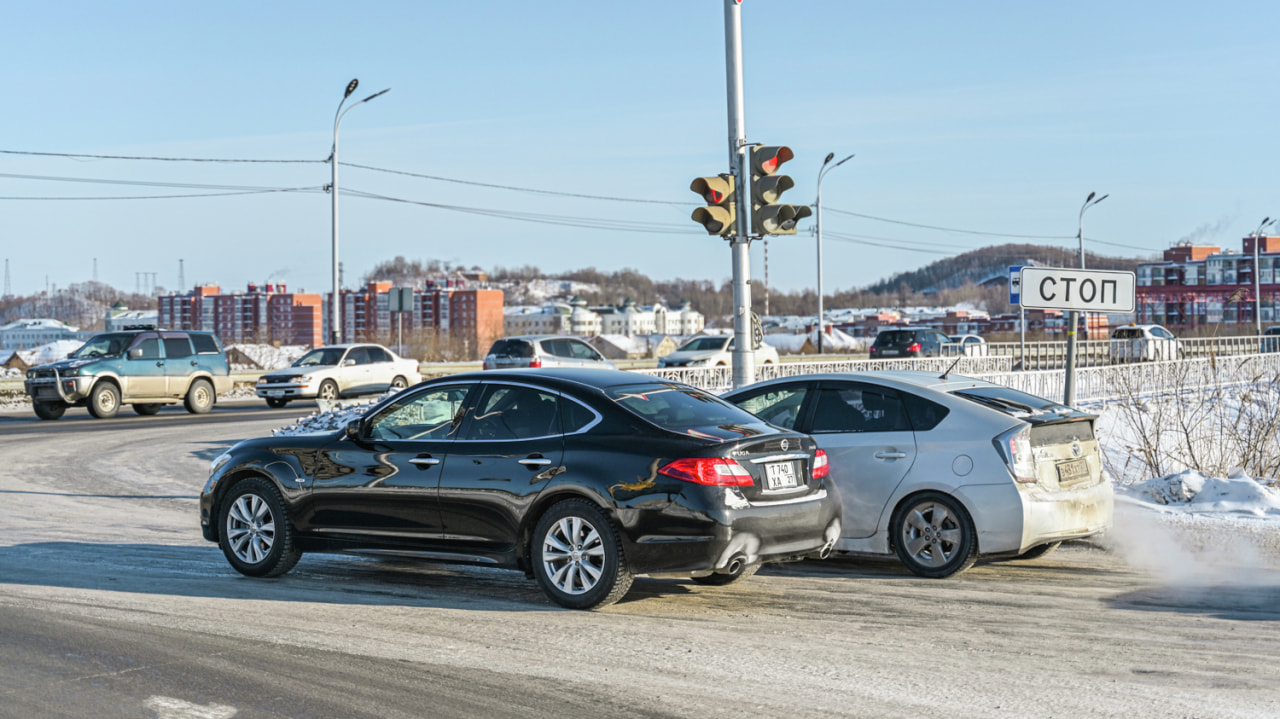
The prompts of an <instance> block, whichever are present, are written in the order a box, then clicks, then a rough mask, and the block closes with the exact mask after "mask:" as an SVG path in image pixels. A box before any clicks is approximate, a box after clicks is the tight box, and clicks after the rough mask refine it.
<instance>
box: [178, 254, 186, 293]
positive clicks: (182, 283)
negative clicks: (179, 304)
mask: <svg viewBox="0 0 1280 719" xmlns="http://www.w3.org/2000/svg"><path fill="white" fill-rule="evenodd" d="M186 286H187V273H186V272H184V271H183V268H182V260H181V259H179V260H178V292H182V290H183V288H184V287H186Z"/></svg>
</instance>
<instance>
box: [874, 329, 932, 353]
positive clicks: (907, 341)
mask: <svg viewBox="0 0 1280 719" xmlns="http://www.w3.org/2000/svg"><path fill="white" fill-rule="evenodd" d="M949 344H951V338H950V337H948V336H947V335H944V334H942V333H941V332H939V331H938V330H931V329H888V330H881V331H880V334H878V335H876V341H875V342H874V343H872V345H871V349H870V355H871V359H884V358H886V357H888V358H899V357H941V356H942V348H943V347H944V346H946V345H949Z"/></svg>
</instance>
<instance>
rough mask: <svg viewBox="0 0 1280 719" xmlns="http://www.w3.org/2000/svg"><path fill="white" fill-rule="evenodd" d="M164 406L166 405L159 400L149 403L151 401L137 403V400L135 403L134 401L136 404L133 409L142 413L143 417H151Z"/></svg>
mask: <svg viewBox="0 0 1280 719" xmlns="http://www.w3.org/2000/svg"><path fill="white" fill-rule="evenodd" d="M163 406H164V405H163V404H160V403H159V402H156V403H149V402H148V403H136V402H135V403H134V405H133V411H134V412H137V413H138V414H140V415H142V416H143V417H150V416H151V415H153V414H155V413H156V412H159V411H160V408H161V407H163Z"/></svg>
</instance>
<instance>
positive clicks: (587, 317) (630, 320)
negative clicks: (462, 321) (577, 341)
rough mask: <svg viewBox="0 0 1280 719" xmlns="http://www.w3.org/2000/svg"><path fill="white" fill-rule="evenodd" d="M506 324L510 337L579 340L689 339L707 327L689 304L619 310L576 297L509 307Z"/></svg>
mask: <svg viewBox="0 0 1280 719" xmlns="http://www.w3.org/2000/svg"><path fill="white" fill-rule="evenodd" d="M503 324H504V329H505V331H506V333H507V335H508V336H511V335H543V334H545V335H566V334H567V335H576V336H578V337H598V336H600V335H621V336H627V337H639V336H648V335H673V336H676V337H687V336H689V335H696V334H698V333H699V332H701V331H702V329H703V327H704V326H705V325H706V318H705V317H703V316H702V313H701V312H698V311H697V310H694V309H693V308H692V307H690V306H689V303H688V302H685V303H684V304H682V305H681V307H680V309H678V310H672V309H668V308H667V307H666V306H665V305H663V304H662V303H658V304H654V305H644V306H642V305H637V304H636V303H634V302H632V301H631V300H627V301H626V302H624V303H623V304H622V305H621V306H620V307H618V306H613V305H604V306H601V307H587V303H586V301H585V300H582V299H580V298H577V297H575V298H574V299H573V300H572V301H571V302H570V304H569V305H562V304H549V305H542V306H541V307H531V306H524V307H508V308H506V310H505V318H504V321H503Z"/></svg>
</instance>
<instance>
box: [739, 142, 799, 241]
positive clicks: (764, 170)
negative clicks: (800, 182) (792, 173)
mask: <svg viewBox="0 0 1280 719" xmlns="http://www.w3.org/2000/svg"><path fill="white" fill-rule="evenodd" d="M793 157H795V153H793V152H791V148H790V147H787V146H786V145H782V146H780V147H770V146H767V145H753V146H752V147H751V234H753V235H794V234H795V233H796V223H797V222H799V221H800V220H802V219H804V218H806V217H808V216H809V215H812V214H813V210H812V209H810V208H809V206H808V205H785V204H782V203H779V202H778V198H779V197H781V196H782V193H784V192H786V191H787V190H790V189H791V188H793V187H795V186H796V183H795V181H794V180H792V179H791V178H790V177H788V176H787V175H779V174H777V172H778V168H779V167H781V166H782V163H784V162H787V161H788V160H790V159H791V158H793Z"/></svg>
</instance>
